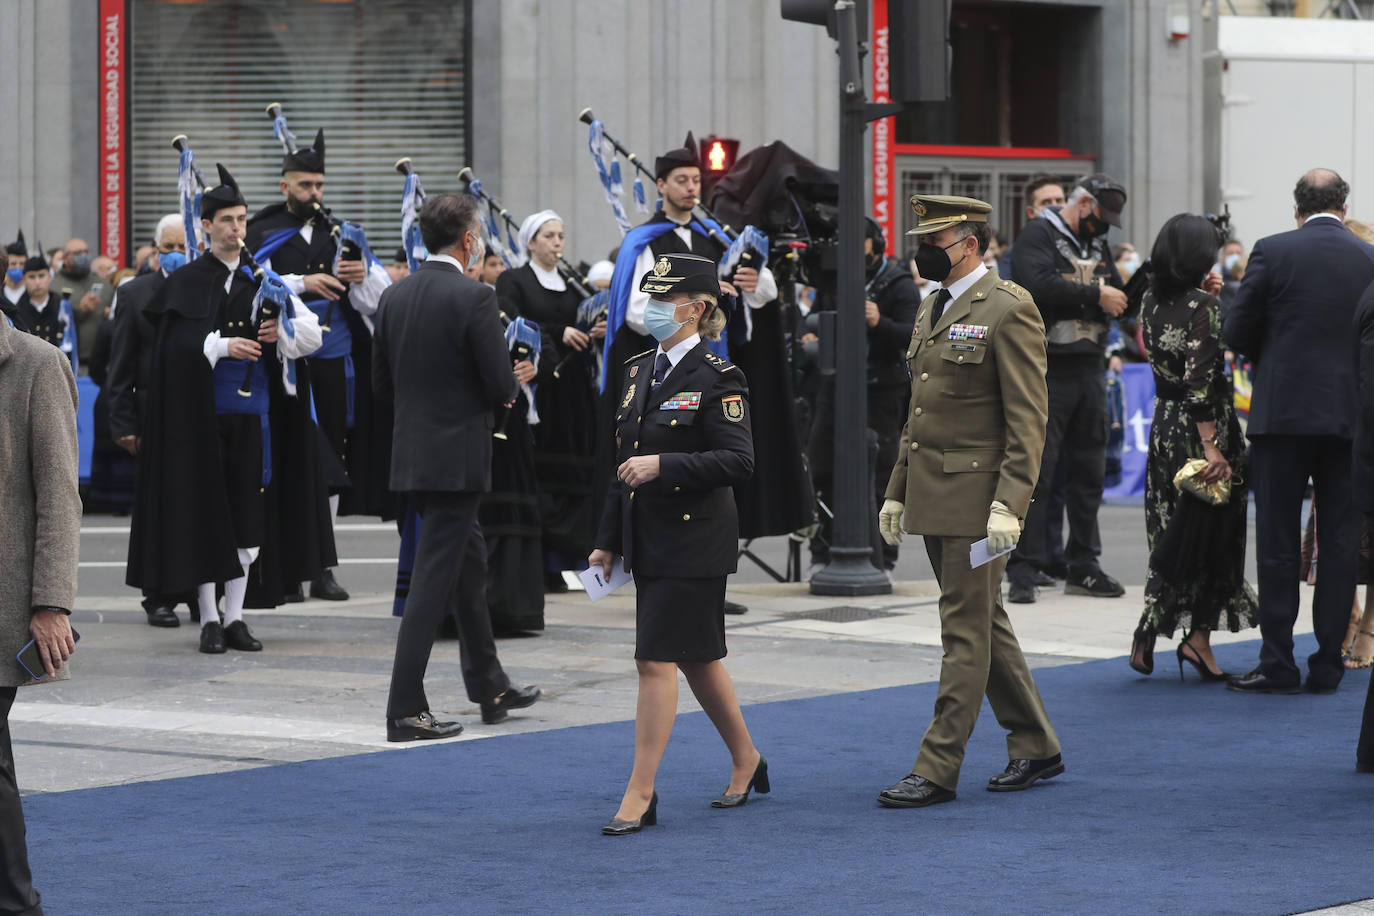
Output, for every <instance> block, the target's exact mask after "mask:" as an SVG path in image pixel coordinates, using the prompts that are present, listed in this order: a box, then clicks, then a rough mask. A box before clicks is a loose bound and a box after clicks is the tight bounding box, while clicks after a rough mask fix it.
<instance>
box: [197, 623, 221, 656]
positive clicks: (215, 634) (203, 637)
mask: <svg viewBox="0 0 1374 916" xmlns="http://www.w3.org/2000/svg"><path fill="white" fill-rule="evenodd" d="M200 651H202V652H204V653H205V654H206V655H221V654H223V653H224V628H223V627H221V626H220V625H219V622H218V621H212V622H210V623H207V624H206V625H205V626H203V627H201V628H200Z"/></svg>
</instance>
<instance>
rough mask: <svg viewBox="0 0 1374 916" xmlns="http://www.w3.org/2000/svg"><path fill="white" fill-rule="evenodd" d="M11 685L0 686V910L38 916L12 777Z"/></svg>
mask: <svg viewBox="0 0 1374 916" xmlns="http://www.w3.org/2000/svg"><path fill="white" fill-rule="evenodd" d="M14 693H15V688H13V687H0V913H23V914H25V916H29V914H36V916H42V913H43V908H42V907H41V906H39V905H38V899H39V898H38V892H37V891H36V890H34V889H33V877H32V875H30V873H29V853H28V847H27V846H26V844H25V842H24V809H23V807H22V806H21V804H20V802H19V783H18V782H17V781H15V778H14V751H13V750H12V749H11V747H10V707H11V706H13V705H14Z"/></svg>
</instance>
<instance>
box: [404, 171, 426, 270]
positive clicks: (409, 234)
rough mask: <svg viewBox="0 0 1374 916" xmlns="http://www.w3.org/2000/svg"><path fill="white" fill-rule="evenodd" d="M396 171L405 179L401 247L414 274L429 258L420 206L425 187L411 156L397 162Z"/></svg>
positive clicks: (423, 200)
mask: <svg viewBox="0 0 1374 916" xmlns="http://www.w3.org/2000/svg"><path fill="white" fill-rule="evenodd" d="M396 171H397V172H398V173H399V174H400V175H401V177H402V178H404V179H405V186H404V187H403V188H402V189H401V247H402V248H403V249H404V250H405V253H406V263H407V264H408V265H409V266H410V269H411V271H412V272H414V271H415V269H416V268H418V267H419V266H420V262H421V261H423V260H424V259H425V258H427V257H429V252H428V251H427V250H426V249H425V242H424V239H422V238H421V237H420V205H421V204H423V203H424V202H425V186H424V185H422V184H420V176H419V175H418V174H416V172H415V169H414V168H412V167H411V164H410V157H409V156H402V157H401V158H400V159H397V160H396Z"/></svg>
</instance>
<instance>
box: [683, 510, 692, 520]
mask: <svg viewBox="0 0 1374 916" xmlns="http://www.w3.org/2000/svg"><path fill="white" fill-rule="evenodd" d="M682 520H683V521H684V522H690V521H691V520H692V513H690V512H684V513H682Z"/></svg>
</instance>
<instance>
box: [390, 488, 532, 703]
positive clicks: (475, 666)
mask: <svg viewBox="0 0 1374 916" xmlns="http://www.w3.org/2000/svg"><path fill="white" fill-rule="evenodd" d="M408 496H409V498H410V499H411V505H413V506H414V507H415V509H416V511H417V512H419V514H420V519H421V522H422V524H421V526H420V544H419V547H418V548H417V549H416V552H415V571H414V572H413V573H412V574H411V577H410V595H409V597H408V598H407V599H406V608H405V613H404V614H402V615H401V628H400V631H399V632H398V633H397V635H396V660H395V662H394V663H393V665H392V668H391V694H390V696H389V697H388V699H387V708H386V715H387V718H389V719H400V718H404V717H406V716H413V715H416V714H418V713H420V712H423V711H425V710H427V709H429V700H427V699H426V698H425V668H426V667H428V665H429V653H430V650H431V649H432V648H433V647H434V635H435V633H436V632H437V631H438V629H439V623H440V621H441V620H443V618H444V615H445V614H447V613H448V612H449V609H450V608H451V607H454V608H456V613H455V615H454V616H455V617H456V618H457V621H458V639H459V645H460V649H461V652H462V669H463V684H464V685H465V686H466V687H467V694H468V699H469V700H471V701H473V702H474V703H484V702H486V701H488V700H492V699H495V698H496V697H497V696H498V695H500V694H501V693H502V692H503V691H504V690H505V689H506V688H507V687H509V686H510V680H509V679H508V678H507V677H506V673H505V672H504V671H503V670H502V669H501V662H500V660H499V659H497V657H496V640H495V638H494V637H493V636H492V632H491V616H490V614H489V613H488V612H487V544H486V539H485V538H483V536H482V527H481V526H480V525H479V524H478V523H477V504H478V501H479V499H480V495H479V494H477V493H411V494H408ZM455 597H456V598H457V601H456V604H455V603H454V601H453V599H454V598H455Z"/></svg>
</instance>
